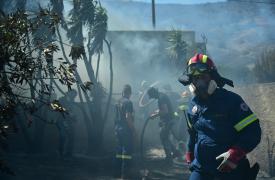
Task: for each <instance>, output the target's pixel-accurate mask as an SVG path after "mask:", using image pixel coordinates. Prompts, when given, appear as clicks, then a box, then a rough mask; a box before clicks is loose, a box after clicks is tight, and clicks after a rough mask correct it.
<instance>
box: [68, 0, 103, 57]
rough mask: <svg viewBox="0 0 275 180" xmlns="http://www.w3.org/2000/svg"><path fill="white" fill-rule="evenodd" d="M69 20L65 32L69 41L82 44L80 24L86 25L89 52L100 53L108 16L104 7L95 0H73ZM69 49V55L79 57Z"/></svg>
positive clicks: (78, 44) (77, 44)
mask: <svg viewBox="0 0 275 180" xmlns="http://www.w3.org/2000/svg"><path fill="white" fill-rule="evenodd" d="M69 16H70V22H69V23H68V24H69V26H70V28H69V30H68V32H67V36H68V38H69V39H70V41H71V43H73V44H74V45H76V46H82V44H83V39H84V38H83V35H82V25H86V26H87V27H88V29H89V37H88V40H89V44H88V48H89V52H90V53H91V54H94V53H97V54H99V53H102V52H103V41H104V39H105V37H106V33H107V21H108V16H107V12H106V9H104V8H103V7H102V6H101V5H100V4H99V3H98V2H97V1H95V0H82V1H77V0H75V1H74V8H73V9H72V10H71V11H70V13H69ZM74 52H76V51H73V50H71V56H72V57H75V58H76V59H78V58H80V56H79V55H74Z"/></svg>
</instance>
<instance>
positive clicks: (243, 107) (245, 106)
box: [240, 102, 249, 111]
mask: <svg viewBox="0 0 275 180" xmlns="http://www.w3.org/2000/svg"><path fill="white" fill-rule="evenodd" d="M240 107H241V110H243V111H248V110H249V108H248V106H247V104H246V103H244V102H243V103H241V105H240Z"/></svg>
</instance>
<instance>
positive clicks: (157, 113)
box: [150, 111, 159, 119]
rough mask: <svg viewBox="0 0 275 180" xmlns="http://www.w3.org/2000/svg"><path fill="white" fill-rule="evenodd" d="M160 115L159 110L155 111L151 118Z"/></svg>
mask: <svg viewBox="0 0 275 180" xmlns="http://www.w3.org/2000/svg"><path fill="white" fill-rule="evenodd" d="M158 116H159V112H158V111H155V112H153V113H152V114H151V115H150V119H155V118H157V117H158Z"/></svg>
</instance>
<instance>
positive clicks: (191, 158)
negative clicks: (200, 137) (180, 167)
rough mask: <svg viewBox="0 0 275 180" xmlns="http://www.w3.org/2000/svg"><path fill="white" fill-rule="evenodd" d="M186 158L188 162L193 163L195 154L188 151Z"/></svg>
mask: <svg viewBox="0 0 275 180" xmlns="http://www.w3.org/2000/svg"><path fill="white" fill-rule="evenodd" d="M185 160H186V162H187V164H191V162H192V161H193V160H194V154H193V153H192V152H186V154H185Z"/></svg>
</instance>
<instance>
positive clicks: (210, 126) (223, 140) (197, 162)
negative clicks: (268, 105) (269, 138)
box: [179, 54, 261, 180]
mask: <svg viewBox="0 0 275 180" xmlns="http://www.w3.org/2000/svg"><path fill="white" fill-rule="evenodd" d="M186 72H187V74H186V76H185V78H184V77H182V78H180V79H179V81H180V82H181V83H182V84H183V85H185V86H189V88H190V90H191V91H192V92H193V93H194V97H193V98H192V100H191V102H190V104H189V109H188V117H189V118H188V119H189V124H190V129H189V134H190V139H189V143H188V152H187V154H186V160H187V162H188V163H190V169H191V171H192V173H191V176H190V178H189V179H190V180H200V179H207V180H208V179H209V180H212V179H221V180H252V179H256V175H257V173H258V170H259V166H258V164H257V163H256V164H255V165H254V166H253V167H252V168H250V165H249V161H248V160H247V158H246V154H248V153H249V152H251V151H252V150H253V149H254V148H255V147H256V146H257V145H258V144H259V142H260V140H261V128H260V125H259V120H258V118H257V117H256V115H255V114H254V113H253V112H252V111H251V109H250V108H249V107H248V106H247V104H246V103H245V102H244V101H243V99H242V98H241V97H240V96H239V95H238V94H236V93H233V92H230V91H228V90H225V89H224V88H223V86H224V85H225V84H228V85H230V86H233V82H232V81H231V80H228V79H226V78H223V77H221V76H220V75H219V74H218V72H217V69H216V67H215V65H214V63H213V61H212V60H211V59H210V58H209V57H208V56H206V55H203V54H196V55H195V56H194V57H192V58H191V59H190V60H189V61H188V62H187V69H186Z"/></svg>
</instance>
